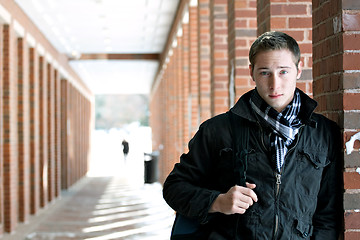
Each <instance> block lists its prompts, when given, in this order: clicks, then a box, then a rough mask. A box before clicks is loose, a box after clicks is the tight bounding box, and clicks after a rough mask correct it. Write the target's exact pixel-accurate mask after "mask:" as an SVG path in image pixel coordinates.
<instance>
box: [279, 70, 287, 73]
mask: <svg viewBox="0 0 360 240" xmlns="http://www.w3.org/2000/svg"><path fill="white" fill-rule="evenodd" d="M287 73H288V71H286V70H281V71H280V74H287Z"/></svg>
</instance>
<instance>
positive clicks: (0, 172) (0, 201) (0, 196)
mask: <svg viewBox="0 0 360 240" xmlns="http://www.w3.org/2000/svg"><path fill="white" fill-rule="evenodd" d="M0 32H3V25H2V24H0ZM3 42H4V38H3V37H0V49H3ZM0 59H3V55H2V51H1V52H0ZM2 76H3V68H2V67H0V78H2ZM3 86H4V85H3V79H1V80H0V176H1V177H0V235H2V234H3V230H4V187H5V185H4V179H3V176H4V161H3V158H4V151H3V150H4V149H3V146H4V130H5V129H4V127H3V126H4V124H3V119H4V117H3V116H4V104H3V102H4V101H3V99H4V97H3V96H4V92H3V91H4V88H3Z"/></svg>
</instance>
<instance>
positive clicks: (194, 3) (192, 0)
mask: <svg viewBox="0 0 360 240" xmlns="http://www.w3.org/2000/svg"><path fill="white" fill-rule="evenodd" d="M197 5H198V0H190V7H197Z"/></svg>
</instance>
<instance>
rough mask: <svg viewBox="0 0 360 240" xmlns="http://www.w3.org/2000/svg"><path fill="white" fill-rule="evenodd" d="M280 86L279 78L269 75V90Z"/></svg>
mask: <svg viewBox="0 0 360 240" xmlns="http://www.w3.org/2000/svg"><path fill="white" fill-rule="evenodd" d="M279 86H280V77H279V76H278V75H276V74H271V76H270V80H269V87H270V89H277V88H278V87H279Z"/></svg>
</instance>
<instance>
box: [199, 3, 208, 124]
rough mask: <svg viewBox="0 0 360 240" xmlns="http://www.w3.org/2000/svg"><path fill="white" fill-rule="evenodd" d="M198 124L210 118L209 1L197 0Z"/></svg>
mask: <svg viewBox="0 0 360 240" xmlns="http://www.w3.org/2000/svg"><path fill="white" fill-rule="evenodd" d="M198 4H199V6H198V24H199V25H198V26H199V90H200V92H199V97H200V122H203V121H205V120H207V119H209V118H210V117H211V83H210V80H211V72H210V0H198Z"/></svg>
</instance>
